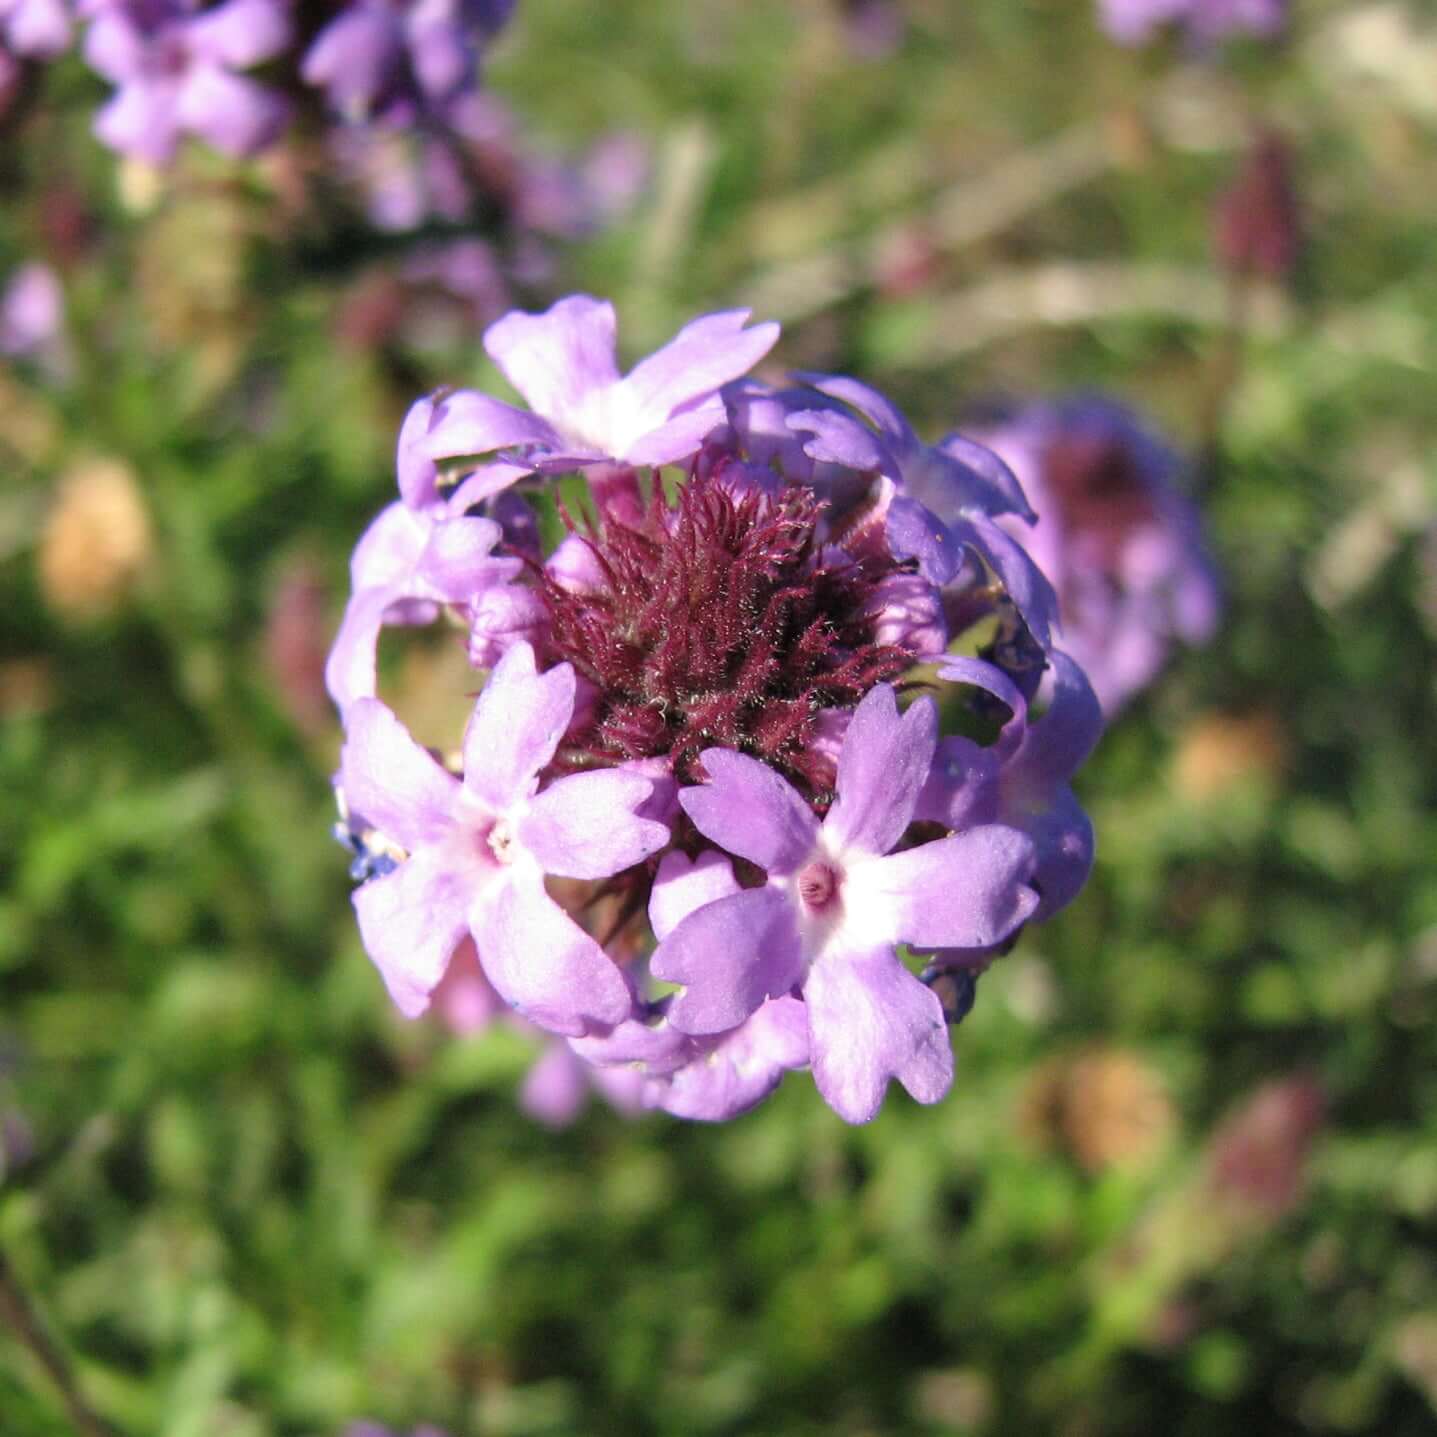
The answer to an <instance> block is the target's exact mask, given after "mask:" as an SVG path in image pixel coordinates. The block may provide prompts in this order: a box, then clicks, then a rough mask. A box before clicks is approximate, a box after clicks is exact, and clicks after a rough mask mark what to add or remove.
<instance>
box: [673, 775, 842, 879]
mask: <svg viewBox="0 0 1437 1437" xmlns="http://www.w3.org/2000/svg"><path fill="white" fill-rule="evenodd" d="M701 757H702V760H703V766H704V769H705V771H706V772H707V773H708V775H709V778H710V780H711V781H710V782H709V783H706V784H704V785H702V786H701V787H698V788H686V789H684V790H683V791H682V792H681V793H680V794H679V803H680V804H682V805H683V810H684V812H685V813H687V814H688V816H689V817H690V818H691V819H693V821H694V823H695V825H696V826H697V827H698V830H699V832H700V833H702V834H703V835H704V837H705V838H708V839H711V840H712V841H713V842H714V843H716V844H718V846H719V847H720V848H725V849H727V850H728V851H729V852H730V853H736V854H737V855H738V856H739V857H740V858H747V859H748V860H749V861H750V862H752V863H757V864H758V865H759V867H760V868H765V869H767V870H768V871H769V872H770V873H792V872H793V870H794V869H795V868H797V867H798V866H799V865H800V864H801V863H802V862H803V861H804V859H805V858H807V857H808V855H809V854H810V853H812V852H813V845H814V843H815V842H816V841H817V838H818V821H817V820H816V819H815V818H814V816H813V813H812V811H811V810H810V809H809V807H808V805H807V804H806V803H805V802H804V801H803V799H802V798H800V797H799V795H798V793H797V792H795V790H794V789H793V787H792V786H791V785H790V784H789V783H788V781H787V780H786V779H785V778H783V776H782V775H781V774H778V773H776V772H775V771H774V770H773V769H771V768H769V767H768V766H767V765H766V764H762V763H760V762H759V761H758V760H757V759H753V758H748V757H747V756H746V755H744V754H739V753H734V752H733V751H732V750H731V749H723V748H708V749H705V750H704V751H703V754H702V755H701Z"/></svg>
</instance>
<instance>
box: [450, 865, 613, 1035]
mask: <svg viewBox="0 0 1437 1437" xmlns="http://www.w3.org/2000/svg"><path fill="white" fill-rule="evenodd" d="M469 926H470V929H471V931H472V932H473V934H474V941H475V943H476V944H477V945H478V948H479V961H480V963H481V964H482V965H483V967H484V972H485V973H486V974H487V975H488V978H489V981H490V982H491V983H492V984H493V985H494V987H495V988H496V989H497V990H498V991H499V994H500V996H501V997H502V998H503V999H504V1001H505V1002H506V1003H508V1004H509V1005H510V1007H512V1008H515V1009H517V1010H518V1011H519V1012H520V1013H521V1014H522V1015H523V1016H524V1017H526V1018H527V1019H528V1020H529V1021H530V1022H531V1023H537V1024H538V1026H539V1027H541V1028H545V1029H547V1030H548V1031H549V1032H551V1033H562V1034H564V1035H566V1036H568V1037H574V1038H578V1037H582V1036H583V1035H584V1034H585V1033H587V1032H589V1031H590V1030H591V1029H593V1028H596V1027H597V1028H603V1027H610V1026H612V1025H613V1024H615V1023H621V1022H623V1020H624V1019H625V1018H627V1017H628V1016H629V1013H630V1011H631V1010H632V1008H633V999H632V997H631V996H630V993H629V987H628V984H627V983H625V981H624V975H623V974H622V973H621V972H620V971H619V969H618V967H616V966H615V964H614V963H613V962H612V961H611V960H610V959H609V958H608V957H607V956H606V955H605V953H604V950H603V949H602V948H600V947H599V945H598V944H597V943H595V942H594V940H593V939H592V938H591V937H589V935H588V934H587V933H585V932H584V930H583V929H582V928H580V927H579V925H578V924H577V923H575V922H574V920H573V919H572V918H570V917H569V915H568V914H567V913H565V912H564V910H563V909H562V908H560V907H559V905H558V904H557V903H555V902H554V900H553V899H552V898H550V897H549V895H548V894H547V893H546V892H545V891H544V884H543V880H542V875H541V874H540V873H539V872H538V870H537V869H530V868H527V867H526V868H524V869H520V868H518V867H517V866H516V867H513V868H508V869H503V870H501V871H500V874H499V876H498V877H497V878H496V879H495V880H494V881H493V882H492V883H490V884H488V885H487V886H486V887H485V888H484V889H483V890H482V891H481V892H480V893H479V895H478V899H477V901H476V902H475V903H474V906H473V907H472V909H471V910H470V913H469Z"/></svg>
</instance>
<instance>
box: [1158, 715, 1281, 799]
mask: <svg viewBox="0 0 1437 1437" xmlns="http://www.w3.org/2000/svg"><path fill="white" fill-rule="evenodd" d="M1286 753H1287V745H1286V742H1285V741H1284V738H1283V732H1282V728H1281V726H1280V725H1279V723H1278V721H1277V719H1276V718H1275V717H1274V716H1273V715H1272V714H1271V713H1265V712H1260V713H1254V714H1246V715H1238V714H1218V713H1212V714H1205V715H1203V716H1202V717H1201V718H1198V719H1196V720H1195V721H1194V722H1193V723H1192V724H1191V725H1190V726H1189V727H1188V729H1187V731H1186V732H1185V733H1184V734H1183V735H1182V737H1181V739H1180V740H1179V741H1178V748H1177V753H1176V754H1175V755H1174V757H1173V766H1172V782H1173V787H1174V788H1176V789H1177V791H1178V793H1179V794H1180V795H1181V796H1182V797H1183V798H1185V799H1187V800H1188V801H1189V802H1191V803H1206V802H1208V801H1210V800H1211V799H1214V798H1221V797H1222V796H1223V795H1225V794H1228V793H1231V792H1232V791H1233V790H1234V789H1235V788H1239V787H1241V786H1242V785H1244V784H1247V783H1250V782H1252V781H1254V780H1261V779H1271V778H1273V777H1275V776H1276V775H1277V774H1278V773H1279V772H1280V770H1281V768H1282V765H1283V762H1284V759H1285V757H1286Z"/></svg>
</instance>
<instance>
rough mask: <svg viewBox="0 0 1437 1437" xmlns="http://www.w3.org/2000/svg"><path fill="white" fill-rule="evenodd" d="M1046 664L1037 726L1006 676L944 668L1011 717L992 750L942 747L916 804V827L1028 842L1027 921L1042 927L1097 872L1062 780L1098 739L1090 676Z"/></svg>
mask: <svg viewBox="0 0 1437 1437" xmlns="http://www.w3.org/2000/svg"><path fill="white" fill-rule="evenodd" d="M1051 664H1052V667H1051V669H1050V671H1049V679H1048V685H1047V687H1048V693H1047V695H1046V697H1047V708H1046V710H1045V712H1044V714H1043V717H1042V718H1041V719H1040V720H1039V721H1038V722H1037V723H1036V724H1030V723H1029V721H1028V720H1029V714H1028V704H1027V701H1026V700H1025V699H1024V697H1023V695H1022V693H1021V692H1020V691H1019V689H1018V687H1017V685H1016V684H1014V683H1013V682H1012V680H1011V679H1009V678H1008V677H1007V675H1006V674H1004V673H1003V672H1002V670H1000V669H998V668H995V667H994V666H993V665H992V664H988V663H984V662H983V661H982V660H981V659H968V658H949V659H948V660H947V661H946V662H945V663H943V664H942V665H941V667H940V668H939V670H938V676H939V678H940V679H945V680H947V681H948V682H949V683H955V684H970V685H973V686H975V687H977V688H980V689H983V690H984V691H986V692H987V693H989V694H992V695H993V697H994V698H996V699H997V700H998V701H999V702H1000V703H1001V704H1002V705H1003V706H1004V707H1006V708H1007V709H1008V711H1009V714H1010V717H1009V719H1008V721H1007V722H1006V723H1005V724H1004V725H1003V728H1002V731H1001V732H1000V733H999V735H998V740H997V742H996V743H994V744H993V746H992V747H991V748H987V749H976V745H974V744H972V743H970V741H969V740H967V739H964V738H948V739H944V740H942V742H941V743H940V745H939V754H938V758H937V761H935V763H934V765H933V769H932V771H931V773H930V776H929V779H928V782H927V784H926V785H925V786H924V789H923V792H922V794H921V795H920V798H919V803H918V816H919V817H920V818H925V819H930V820H933V821H935V822H938V823H942V824H943V825H944V826H945V827H948V828H962V827H964V826H965V825H967V824H971V823H975V822H987V821H993V822H998V823H1004V824H1008V825H1010V826H1011V827H1013V828H1016V829H1018V830H1019V831H1020V832H1022V833H1026V834H1027V835H1028V837H1029V838H1031V839H1032V840H1033V845H1034V852H1035V855H1036V859H1035V865H1034V868H1033V874H1032V877H1031V879H1030V880H1029V881H1030V883H1031V884H1032V886H1033V887H1034V888H1035V889H1036V890H1037V892H1038V894H1039V896H1040V900H1041V901H1040V902H1039V904H1038V906H1037V907H1036V908H1035V909H1034V910H1033V914H1032V919H1033V921H1034V922H1038V923H1041V922H1044V921H1046V920H1047V919H1049V918H1051V917H1052V916H1053V915H1054V914H1055V913H1057V912H1058V911H1059V909H1062V908H1065V907H1067V905H1068V904H1069V903H1071V902H1072V901H1073V899H1074V898H1076V897H1077V895H1078V891H1079V890H1080V889H1081V888H1082V886H1083V884H1084V883H1085V882H1087V878H1088V873H1089V870H1090V869H1091V868H1092V866H1093V827H1092V824H1091V823H1090V822H1089V820H1088V816H1087V814H1086V813H1084V812H1083V810H1082V807H1081V806H1080V805H1079V803H1078V800H1077V798H1076V797H1075V796H1074V794H1073V790H1072V788H1071V786H1070V785H1069V783H1068V780H1069V779H1070V778H1071V777H1072V776H1073V774H1074V773H1076V772H1077V770H1078V768H1079V766H1080V765H1081V764H1082V763H1083V761H1084V760H1085V759H1086V758H1087V757H1088V755H1089V754H1090V753H1091V752H1092V750H1093V746H1094V744H1096V743H1097V741H1098V738H1099V736H1100V735H1101V734H1102V731H1103V714H1102V710H1101V709H1100V708H1099V706H1098V700H1097V695H1096V694H1094V692H1093V689H1092V685H1091V684H1089V682H1088V679H1087V675H1086V674H1084V673H1083V671H1082V669H1081V668H1079V667H1078V665H1077V664H1075V663H1074V662H1073V660H1072V659H1071V658H1069V657H1068V655H1067V654H1064V653H1060V652H1057V651H1055V652H1054V653H1053V654H1052V655H1051ZM975 749H976V751H975Z"/></svg>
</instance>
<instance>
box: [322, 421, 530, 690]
mask: <svg viewBox="0 0 1437 1437" xmlns="http://www.w3.org/2000/svg"><path fill="white" fill-rule="evenodd" d="M435 408H436V405H435V402H434V401H433V400H430V399H423V400H420V401H419V402H418V403H417V404H415V405H413V406H412V407H411V408H410V411H409V414H408V415H407V416H406V418H405V421H404V427H403V429H401V430H400V435H399V452H398V470H399V488H400V493H401V496H402V497H401V498H400V499H399V500H398V501H397V502H395V503H393V504H391V505H389V507H388V508H387V509H385V510H383V511H382V512H381V513H380V515H379V516H378V518H376V519H375V520H374V522H373V523H372V524H371V525H370V526H369V528H368V529H367V530H366V531H365V533H364V536H363V538H361V539H360V541H359V544H358V546H357V547H356V548H355V551H354V557H353V558H352V559H351V560H350V578H351V581H352V583H353V593H352V594H351V596H350V600H349V603H348V605H347V606H346V608H345V611H344V620H343V622H342V623H341V625H340V629H339V633H338V634H337V635H336V637H335V640H334V646H333V648H332V649H331V650H330V655H329V661H328V663H327V664H326V666H325V683H326V685H327V687H328V689H329V693H330V697H331V698H333V699H334V702H335V704H336V705H337V706H338V707H339V709H340V711H341V712H343V711H344V710H346V709H347V708H348V707H349V705H350V704H352V703H353V702H354V701H355V700H356V699H360V698H372V697H373V696H374V694H375V693H376V692H377V673H376V652H377V648H378V644H379V635H380V631H381V630H382V629H383V628H384V626H385V625H386V624H396V623H419V624H424V623H431V622H433V620H434V619H435V618H436V617H437V616H438V613H439V609H440V606H441V605H444V604H455V605H464V604H469V603H472V602H474V601H475V600H477V599H478V598H479V597H480V596H481V595H482V594H484V592H485V591H486V590H488V589H490V588H493V587H495V586H497V585H501V584H503V583H505V582H506V581H507V580H509V579H512V578H513V577H514V575H515V574H516V573H518V571H519V569H520V567H521V563H520V561H519V560H518V559H511V558H495V557H493V553H492V551H493V549H494V547H495V545H496V544H498V543H499V542H500V540H501V538H502V530H501V528H500V526H499V525H498V524H497V523H496V522H495V521H494V520H492V519H486V518H482V517H479V516H471V515H468V514H467V513H466V512H465V510H466V508H467V505H468V499H467V498H466V496H465V495H464V494H463V493H456V494H455V495H452V496H450V497H449V498H447V499H446V498H443V497H441V496H440V494H439V490H438V475H437V473H436V472H435V469H434V466H433V464H431V463H430V462H429V461H428V460H427V459H425V458H424V457H423V455H422V453H420V452H419V450H420V449H421V447H422V444H423V440H424V437H425V435H426V434H427V432H428V427H429V425H430V424H431V423H432V422H433V418H434V413H435Z"/></svg>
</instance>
